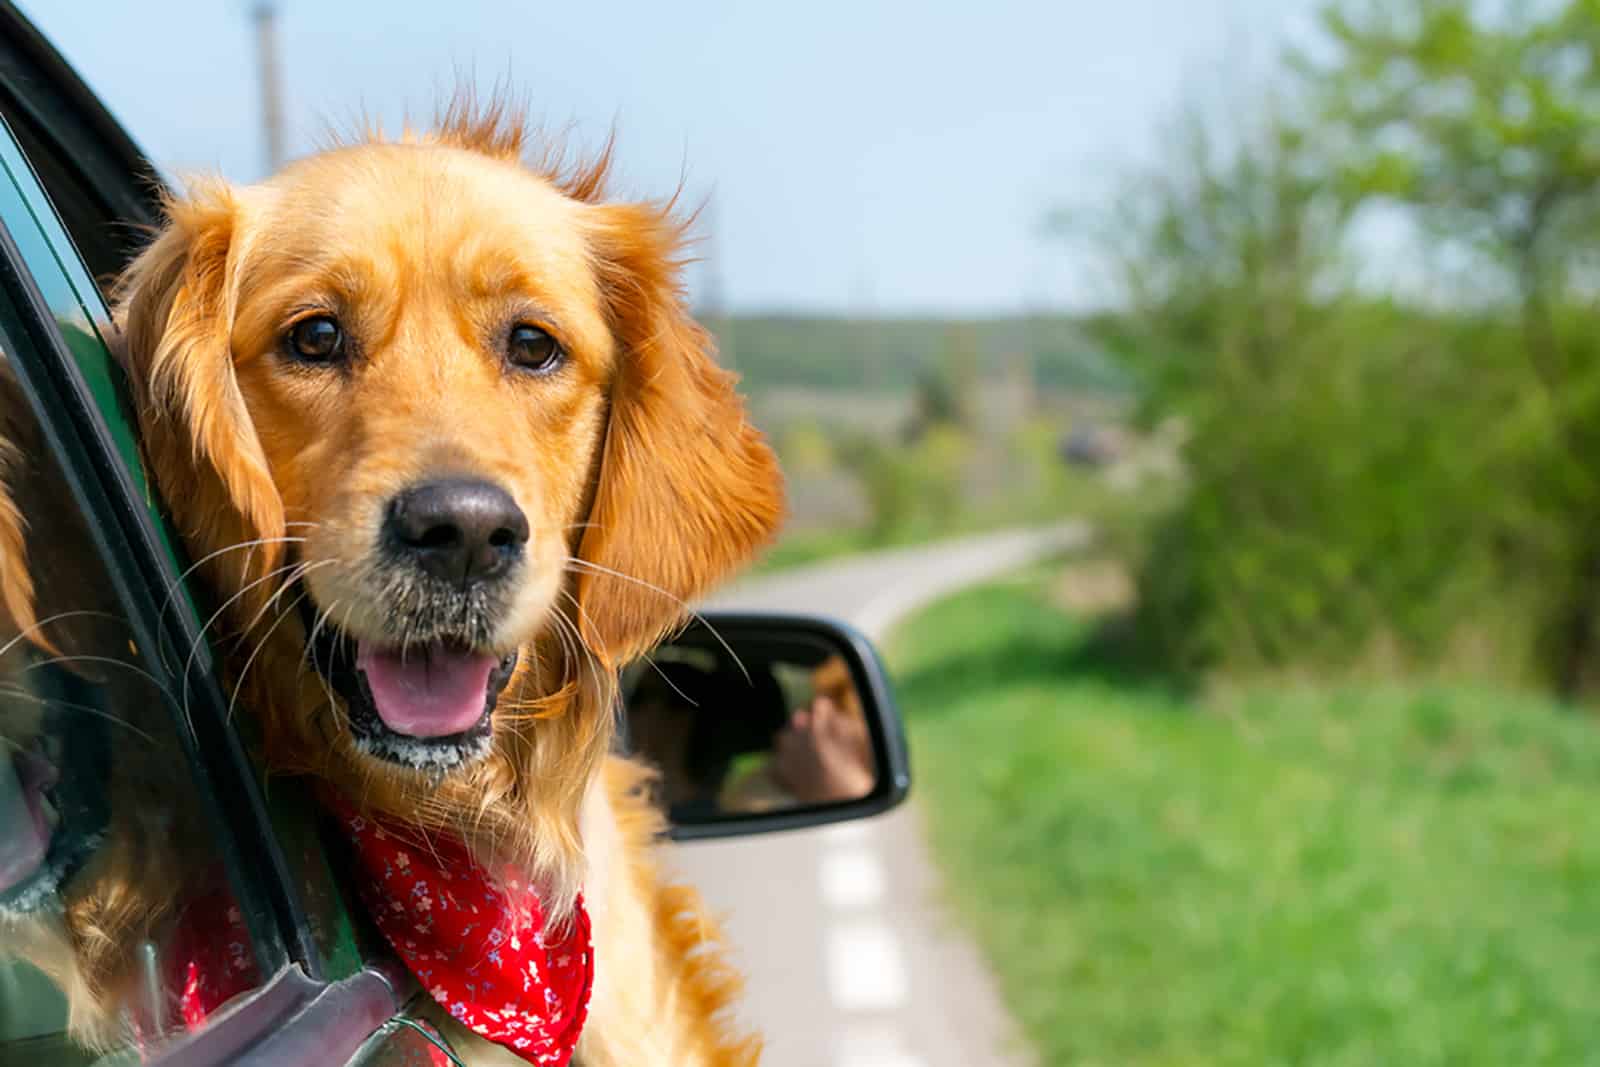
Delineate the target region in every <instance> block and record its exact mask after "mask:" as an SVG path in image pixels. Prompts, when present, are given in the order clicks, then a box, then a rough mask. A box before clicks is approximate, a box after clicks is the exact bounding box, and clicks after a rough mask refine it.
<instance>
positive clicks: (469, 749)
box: [307, 610, 517, 777]
mask: <svg viewBox="0 0 1600 1067" xmlns="http://www.w3.org/2000/svg"><path fill="white" fill-rule="evenodd" d="M314 616H315V613H314V610H313V612H312V615H311V617H312V618H314ZM307 625H308V627H309V628H310V634H311V637H310V647H309V658H310V660H311V663H312V665H313V667H314V668H315V670H316V671H317V673H318V674H320V675H321V676H322V678H323V679H324V680H325V681H326V682H327V683H328V684H329V686H331V687H332V689H333V691H334V693H335V694H336V695H337V696H338V697H339V698H340V699H341V700H342V701H343V702H344V706H345V718H346V722H347V724H348V728H349V731H350V739H351V742H352V744H353V745H354V747H355V749H356V751H357V752H359V753H360V754H361V755H363V756H365V757H367V758H368V759H371V760H374V761H376V762H378V763H380V764H382V765H384V766H385V767H389V768H397V769H404V770H410V771H415V772H418V773H422V774H426V775H429V776H434V777H436V776H439V775H442V774H446V773H449V772H450V771H453V770H456V769H458V768H462V767H465V766H468V765H470V764H473V763H476V762H478V761H479V760H482V759H484V758H485V757H487V756H488V755H489V752H490V749H491V747H492V744H493V736H494V711H495V706H496V704H498V702H499V700H500V695H501V693H502V692H504V690H505V687H506V684H507V683H508V682H509V681H510V680H511V675H512V672H513V671H515V670H516V666H517V653H516V652H514V651H513V652H511V653H510V654H507V655H499V654H495V653H492V652H486V651H483V650H480V649H476V648H473V647H472V646H470V645H468V644H466V643H465V642H461V641H456V640H452V639H450V638H440V639H435V640H432V641H427V642H421V643H417V644H414V645H409V646H407V647H406V648H404V649H398V648H394V647H389V646H385V645H384V644H382V643H381V642H374V641H366V640H362V639H361V638H359V637H356V636H353V635H351V634H348V633H345V632H343V631H342V630H340V629H338V628H337V627H335V626H333V625H332V624H331V623H329V622H328V621H327V620H326V619H323V620H322V625H320V626H319V625H315V624H314V623H313V622H311V621H310V620H309V619H308V623H307Z"/></svg>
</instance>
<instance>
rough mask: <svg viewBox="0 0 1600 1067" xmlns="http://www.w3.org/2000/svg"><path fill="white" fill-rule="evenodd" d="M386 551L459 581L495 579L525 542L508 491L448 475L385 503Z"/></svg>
mask: <svg viewBox="0 0 1600 1067" xmlns="http://www.w3.org/2000/svg"><path fill="white" fill-rule="evenodd" d="M384 539H385V541H386V542H387V543H388V545H389V548H390V551H391V552H393V553H394V554H395V555H398V556H401V557H403V558H406V559H408V560H409V561H410V562H412V563H414V564H416V565H417V566H419V567H421V568H422V569H423V570H425V571H427V572H428V573H429V574H432V575H434V576H435V577H438V578H442V579H444V580H446V581H449V582H452V583H458V584H464V583H467V582H473V581H484V580H487V579H492V578H498V577H500V576H501V575H502V574H504V573H505V572H506V571H507V570H508V569H510V567H511V564H512V563H513V562H515V561H516V559H517V558H518V557H519V556H520V555H521V553H522V546H523V544H524V543H525V542H526V541H527V540H528V520H527V517H526V516H525V515H523V513H522V509H521V508H519V507H517V502H516V501H515V500H513V499H512V497H511V494H510V493H508V492H506V491H505V490H504V489H501V488H500V487H499V486H497V485H494V484H492V483H490V482H485V481H478V480H476V479H464V478H453V479H447V480H443V481H437V482H425V483H423V484H421V485H414V486H412V487H411V488H409V489H406V490H405V491H403V492H401V493H400V494H398V495H397V496H395V498H394V499H393V500H392V501H390V503H389V513H388V516H387V517H386V519H385V521H384Z"/></svg>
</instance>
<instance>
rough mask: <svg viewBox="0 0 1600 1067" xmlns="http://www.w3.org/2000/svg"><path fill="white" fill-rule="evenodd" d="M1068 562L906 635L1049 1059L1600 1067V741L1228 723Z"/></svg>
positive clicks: (1407, 717)
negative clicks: (1082, 597) (1082, 613)
mask: <svg viewBox="0 0 1600 1067" xmlns="http://www.w3.org/2000/svg"><path fill="white" fill-rule="evenodd" d="M1051 574H1052V572H1051V571H1049V570H1047V569H1044V568H1041V569H1038V570H1035V571H1032V572H1029V573H1028V574H1026V575H1024V576H1022V577H1021V578H1020V579H1018V580H1016V581H1012V582H1008V583H1005V584H1000V585H995V586H990V587H986V588H982V589H979V590H975V591H972V592H970V593H968V594H964V595H962V596H959V597H957V598H955V599H952V600H949V601H946V602H943V603H941V604H938V605H936V606H934V607H933V608H932V609H930V610H929V611H927V612H925V613H924V614H922V615H920V616H919V617H917V618H915V619H913V620H911V621H910V622H909V623H908V624H907V625H906V626H904V627H903V628H902V629H901V630H900V632H899V633H897V634H896V635H895V639H894V640H893V642H892V644H891V663H892V664H893V665H894V667H895V674H896V677H897V679H898V683H899V691H900V697H901V703H902V706H903V708H904V710H905V712H906V714H907V718H908V720H909V722H910V728H911V736H912V755H913V770H914V773H915V775H916V793H917V794H918V795H919V797H920V800H921V802H922V804H923V805H924V806H925V807H926V810H927V812H928V816H929V819H928V821H929V825H930V828H931V833H932V837H933V847H934V850H935V853H936V855H937V856H938V857H939V859H940V862H941V864H942V865H943V867H944V869H945V871H946V873H947V881H948V883H949V887H948V891H949V893H950V896H951V900H952V903H953V905H954V906H955V907H956V909H957V910H958V912H959V913H960V914H961V915H962V916H964V918H965V919H966V920H967V921H968V922H969V924H970V925H971V927H972V928H973V930H974V932H975V933H976V935H977V937H978V939H979V941H980V943H981V944H982V946H983V947H984V949H985V951H986V953H987V954H988V956H989V957H990V959H991V960H992V962H993V964H994V967H995V970H996V972H997V974H998V976H999V978H1000V981H1001V984H1002V988H1003V992H1004V995H1005V997H1006V999H1007V1002H1008V1003H1009V1005H1010V1006H1011V1008H1012V1010H1013V1011H1014V1013H1015V1014H1016V1016H1017V1017H1018V1019H1019V1020H1020V1022H1021V1023H1022V1025H1023V1028H1024V1030H1025V1032H1026V1033H1027V1035H1028V1036H1029V1038H1030V1039H1031V1041H1032V1042H1033V1043H1034V1045H1035V1046H1036V1048H1037V1049H1038V1051H1039V1053H1040V1060H1041V1062H1042V1063H1045V1064H1085V1065H1089V1064H1094V1065H1106V1067H1113V1065H1117V1067H1131V1065H1158V1064H1159V1065H1176V1064H1241V1065H1243V1064H1250V1065H1262V1064H1267V1065H1272V1064H1318V1065H1334V1064H1339V1065H1352V1067H1354V1065H1368V1064H1404V1065H1406V1067H1420V1065H1426V1064H1439V1065H1444V1064H1450V1065H1461V1064H1482V1065H1485V1067H1489V1065H1493V1067H1508V1065H1511V1064H1518V1065H1521V1064H1562V1065H1568V1064H1585V1063H1600V727H1597V725H1596V724H1595V723H1593V722H1592V721H1590V720H1587V719H1584V718H1582V717H1580V716H1578V715H1576V714H1573V713H1568V712H1565V711H1563V710H1562V709H1559V708H1557V707H1554V706H1551V705H1549V704H1545V703H1541V702H1539V701H1537V700H1533V699H1528V698H1522V697H1516V696H1507V695H1502V694H1495V693H1489V692H1483V691H1473V690H1450V689H1443V688H1429V689H1411V690H1408V689H1403V688H1399V687H1396V688H1390V689H1380V688H1366V689H1356V688H1349V689H1324V690H1316V689H1304V690H1287V689H1278V690H1274V691H1259V692H1255V693H1253V694H1244V695H1240V696H1236V697H1235V698H1232V699H1230V701H1229V702H1228V705H1227V708H1226V709H1225V710H1219V709H1218V708H1215V707H1205V708H1202V707H1200V706H1198V705H1197V704H1195V703H1193V702H1192V701H1191V700H1190V699H1188V698H1187V697H1185V695H1184V694H1183V693H1182V692H1180V691H1179V690H1177V689H1176V688H1175V687H1172V686H1169V685H1165V684H1163V683H1162V682H1161V681H1160V680H1153V679H1149V678H1146V677H1141V676H1140V675H1139V674H1138V673H1136V672H1135V671H1133V670H1131V669H1128V668H1126V667H1125V666H1122V665H1119V664H1118V663H1117V662H1116V661H1115V660H1110V659H1107V658H1106V657H1105V656H1103V655H1099V654H1097V653H1096V651H1095V649H1094V646H1093V644H1092V643H1091V641H1090V640H1089V638H1088V634H1087V632H1086V630H1085V629H1084V627H1083V626H1082V625H1081V624H1079V623H1077V622H1075V621H1074V620H1072V619H1070V618H1068V617H1066V616H1065V615H1063V614H1062V613H1061V612H1059V611H1057V610H1055V609H1054V608H1053V607H1052V606H1051V605H1050V601H1049V598H1048V586H1049V579H1050V577H1051Z"/></svg>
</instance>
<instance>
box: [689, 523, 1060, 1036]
mask: <svg viewBox="0 0 1600 1067" xmlns="http://www.w3.org/2000/svg"><path fill="white" fill-rule="evenodd" d="M1087 537H1088V530H1087V528H1086V527H1085V526H1084V525H1082V524H1080V523H1069V524H1064V525H1062V526H1057V527H1050V528H1046V529H1039V530H1024V531H1010V532H1005V533H999V534H990V535H984V536H980V537H973V538H966V539H962V540H959V541H950V542H944V543H941V544H937V545H931V546H925V547H918V548H911V549H900V550H895V551H890V552H882V553H876V554H873V555H871V556H865V557H853V558H851V559H848V560H845V561H843V562H838V563H829V564H821V565H818V566H814V567H806V568H803V569H800V570H795V571H788V572H785V573H783V574H780V575H777V576H774V577H770V578H764V579H760V580H756V581H751V582H746V583H742V584H740V585H738V586H735V587H732V588H730V589H729V590H727V591H726V592H724V593H723V594H721V595H719V596H718V597H717V598H716V599H715V600H713V601H712V602H710V603H709V604H708V605H707V606H709V607H723V608H766V609H774V610H786V611H807V612H820V613H825V614H829V615H833V616H836V617H839V618H843V619H847V620H849V621H850V622H852V623H854V624H855V625H857V626H859V627H860V628H861V629H862V630H863V631H865V632H866V633H867V634H868V635H869V636H871V637H873V638H878V639H881V638H882V636H883V634H884V632H885V631H886V630H887V629H888V627H889V626H890V625H891V624H892V623H893V622H895V621H896V620H897V619H898V618H900V617H901V616H902V615H904V614H905V613H907V612H909V611H911V610H913V609H914V608H916V607H918V606H920V605H922V604H924V603H926V602H927V601H930V600H933V599H936V598H937V597H939V596H941V595H943V594H944V593H947V592H951V591H953V590H956V589H959V588H961V587H962V586H965V585H969V584H972V583H974V582H978V581H982V580H983V579H985V578H987V577H991V576H993V575H995V574H998V573H1001V572H1003V571H1007V570H1011V569H1014V568H1016V567H1019V566H1022V565H1024V564H1026V563H1028V562H1030V561H1031V560H1034V559H1037V558H1039V557H1041V556H1044V555H1046V554H1048V553H1050V552H1053V551H1056V550H1059V549H1064V548H1070V547H1075V546H1077V545H1079V544H1082V543H1083V542H1084V541H1085V540H1086V539H1087ZM915 756H916V753H915V752H913V753H912V757H913V763H912V775H913V783H914V784H913V788H912V796H913V797H915V796H916V785H915V775H916V765H915ZM673 863H674V864H675V865H676V866H677V868H678V869H679V870H680V871H681V872H682V873H683V874H684V875H685V876H687V877H688V878H689V879H690V880H692V881H694V882H695V883H696V884H698V885H699V886H700V888H701V890H702V891H703V892H704V893H705V895H706V898H707V900H708V901H709V902H710V904H711V906H712V908H713V909H715V910H716V911H718V912H720V913H721V914H722V915H723V916H724V918H725V921H726V923H727V929H728V933H729V936H730V938H731V940H732V942H733V944H734V946H735V953H736V956H737V959H738V962H739V964H740V965H741V966H742V968H743V969H744V971H745V973H746V974H747V975H749V978H750V984H749V990H748V994H747V997H746V1001H745V1006H744V1021H745V1022H746V1023H747V1024H749V1025H752V1026H755V1027H757V1028H758V1029H760V1030H761V1031H762V1032H763V1033H764V1034H765V1035H766V1037H767V1053H766V1056H765V1058H764V1059H763V1061H762V1062H763V1064H764V1065H765V1067H991V1065H992V1067H1013V1065H1018V1067H1020V1065H1021V1064H1023V1063H1024V1062H1026V1061H1025V1060H1024V1058H1023V1057H1022V1054H1021V1053H1020V1051H1018V1050H1019V1048H1020V1046H1018V1044H1017V1042H1016V1040H1015V1035H1014V1032H1013V1029H1012V1027H1011V1024H1010V1021H1009V1019H1008V1018H1007V1017H1006V1015H1005V1012H1004V1010H1003V1008H1002V1007H1001V1005H1000V1002H999V1000H998V998H997V996H996V994H995V990H994V986H993V981H992V979H991V978H990V976H989V974H988V971H987V968H986V967H985V965H984V963H983V960H982V959H981V957H980V956H979V954H978V952H977V950H976V949H975V948H974V946H973V945H972V944H971V943H970V942H969V941H968V940H967V938H966V937H965V936H964V935H963V934H962V933H961V932H960V931H959V930H958V929H957V928H956V927H955V925H954V923H953V922H952V921H951V919H950V918H949V917H948V916H947V914H946V912H945V909H944V907H943V906H942V904H941V898H940V893H939V886H938V882H937V878H936V875H935V871H934V869H933V867H932V865H931V864H930V862H929V859H928V856H927V854H926V851H925V849H924V847H923V836H922V832H921V813H920V811H919V810H918V808H917V807H916V805H915V804H914V803H912V804H907V805H905V806H904V807H902V808H901V809H900V810H898V811H896V812H893V813H891V814H890V815H887V816H884V817H882V818H880V819H876V820H869V821H863V822H857V823H845V824H841V825H838V826H834V827H824V828H822V829H819V830H808V831H798V832H794V833H787V834H775V835H772V836H770V837H764V838H746V839H734V840H731V841H724V842H703V843H694V844H685V845H682V846H679V848H678V849H677V851H676V853H675V855H674V857H673Z"/></svg>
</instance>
